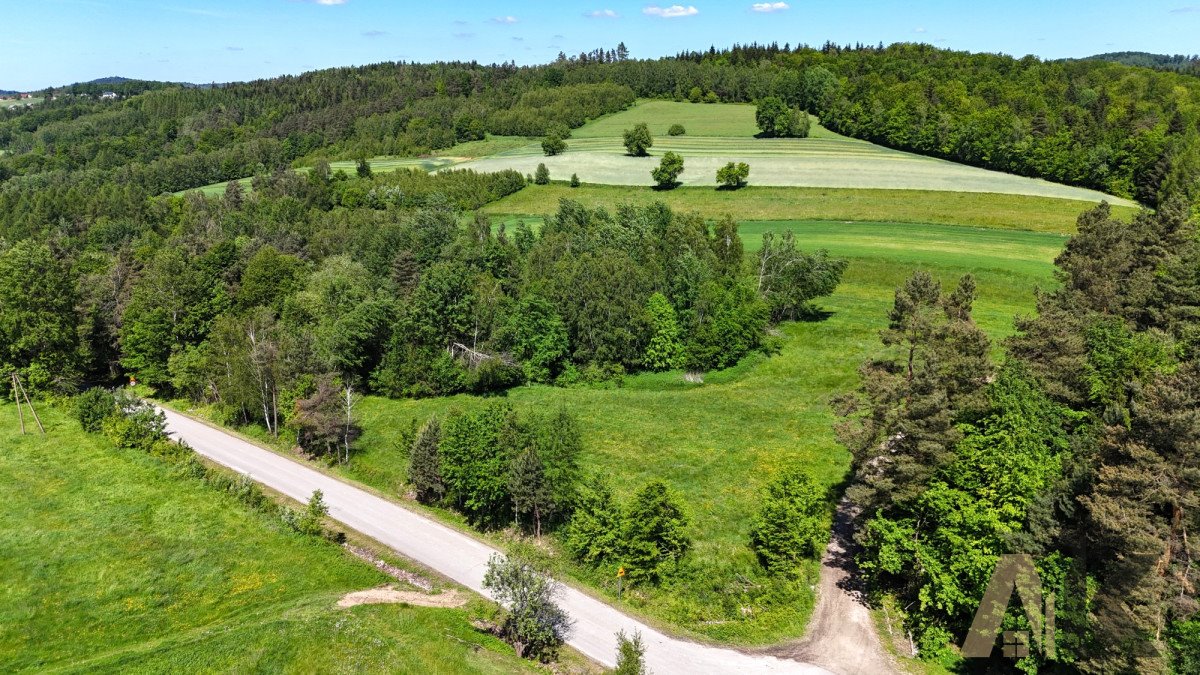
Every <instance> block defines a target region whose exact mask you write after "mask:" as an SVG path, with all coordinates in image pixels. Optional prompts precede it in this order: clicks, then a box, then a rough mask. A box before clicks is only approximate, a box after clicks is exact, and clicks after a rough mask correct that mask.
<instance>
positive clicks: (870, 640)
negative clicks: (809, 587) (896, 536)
mask: <svg viewBox="0 0 1200 675" xmlns="http://www.w3.org/2000/svg"><path fill="white" fill-rule="evenodd" d="M857 515H858V511H857V509H856V508H855V507H854V506H853V505H852V504H851V503H850V502H849V500H847V499H846V498H844V497H843V498H842V501H841V502H840V503H839V504H838V509H837V512H836V513H835V515H834V519H833V536H832V537H830V539H829V547H828V548H827V549H826V550H825V557H824V558H823V559H822V560H821V580H820V583H819V585H818V588H817V606H816V608H815V609H814V610H813V615H812V619H810V620H809V624H808V633H807V634H806V635H805V636H804V638H803V639H801V640H799V641H798V642H794V643H791V644H786V645H780V646H778V647H772V648H770V649H766V650H763V651H764V653H767V654H771V655H773V656H778V657H780V658H786V659H795V660H797V661H803V662H806V663H812V664H815V665H818V666H821V667H823V668H826V669H828V670H830V671H832V672H834V673H838V674H839V675H857V674H858V673H864V674H867V673H869V674H870V675H882V674H884V673H895V672H898V671H897V669H896V666H895V664H894V663H893V662H892V660H891V658H890V657H889V656H888V654H887V652H886V650H885V649H884V648H883V644H882V643H880V641H879V635H878V633H876V631H875V625H874V622H873V621H872V620H871V612H870V609H869V608H868V606H867V603H866V600H865V598H864V597H863V593H862V588H861V587H860V585H859V582H858V579H857V574H856V573H857V570H856V569H855V567H854V543H853V539H852V538H851V537H852V536H853V532H854V519H855V517H856V516H857Z"/></svg>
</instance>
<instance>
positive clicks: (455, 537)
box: [163, 410, 829, 675]
mask: <svg viewBox="0 0 1200 675" xmlns="http://www.w3.org/2000/svg"><path fill="white" fill-rule="evenodd" d="M163 412H164V413H165V414H166V416H167V430H168V431H169V432H170V433H171V435H172V436H174V437H175V438H177V439H180V440H183V441H186V442H187V444H188V445H190V446H191V447H192V448H193V449H194V450H195V451H196V452H198V453H200V454H201V455H204V456H205V457H208V458H209V459H211V460H213V461H215V462H217V463H219V464H223V465H225V466H227V467H229V468H231V469H233V470H235V471H237V472H239V473H243V474H247V475H249V476H250V477H251V478H253V479H254V480H256V481H258V482H259V483H262V484H263V485H266V486H267V487H270V488H271V489H273V490H277V491H279V492H281V493H283V494H285V495H287V496H289V497H291V498H293V499H297V500H300V501H307V500H308V498H309V496H310V495H312V493H313V490H320V491H321V492H323V493H324V495H325V502H326V503H327V504H328V505H329V515H330V516H331V517H332V518H333V519H335V520H337V521H339V522H341V523H342V524H344V525H345V526H346V527H349V528H351V529H353V530H356V531H358V532H361V533H363V534H365V535H367V536H368V537H371V538H372V539H375V540H376V541H378V542H381V543H383V544H385V545H387V546H390V547H391V548H392V549H394V550H395V551H396V552H398V553H400V554H401V555H404V556H405V557H408V558H411V559H413V560H416V561H417V562H419V563H421V564H423V565H426V566H427V567H429V568H431V569H434V570H436V571H438V572H440V573H441V574H443V575H445V576H446V577H448V578H450V579H453V580H454V581H456V582H458V583H460V584H462V585H463V586H466V587H467V588H469V589H471V590H473V591H475V592H477V593H480V594H482V595H485V596H487V595H488V593H487V591H486V590H484V588H483V574H484V570H485V569H486V567H487V561H488V558H490V557H491V556H492V554H493V553H497V550H496V549H494V548H492V547H491V546H488V545H487V544H484V543H483V542H481V541H478V540H477V539H474V538H473V537H470V536H467V535H466V534H463V533H462V532H459V531H457V530H454V529H451V528H449V527H446V526H445V525H442V524H440V523H438V522H436V521H433V520H431V519H429V518H426V517H425V516H422V515H420V514H417V513H414V512H413V511H409V510H408V509H405V508H404V507H402V506H400V505H398V504H396V503H394V502H391V501H389V500H386V499H383V498H381V497H377V496H375V495H373V494H371V493H369V492H367V491H365V490H362V489H360V488H357V487H354V486H352V485H349V484H347V483H345V482H342V481H340V480H338V479H336V478H332V477H330V476H327V475H325V474H323V473H321V472H319V471H315V470H313V469H311V468H309V467H307V466H304V465H303V464H301V463H299V462H296V461H293V460H290V459H288V458H286V457H283V456H281V455H277V454H275V453H273V452H271V451H269V450H264V449H263V448H260V447H258V446H256V445H253V444H251V443H248V442H246V441H244V440H241V439H239V438H237V437H236V436H232V435H230V434H228V433H226V432H224V431H221V430H219V429H216V428H214V427H211V426H209V425H207V424H204V423H202V422H198V421H196V420H194V419H191V418H189V417H186V416H184V415H180V414H179V413H176V412H173V411H170V410H163ZM558 602H559V605H560V606H561V607H562V608H563V609H564V610H566V612H567V613H568V614H570V616H571V618H572V619H574V620H575V630H574V632H573V634H572V636H571V639H570V640H569V641H568V642H569V643H570V645H571V646H572V647H574V648H575V649H577V650H579V651H580V652H582V653H583V654H585V655H586V656H588V657H590V658H592V659H594V660H596V661H597V662H599V663H601V664H603V665H605V666H609V667H611V666H613V665H615V662H614V658H615V655H616V650H617V640H616V637H615V636H616V633H617V631H619V630H624V631H625V632H626V634H630V633H632V632H633V631H635V630H638V631H641V633H642V638H643V640H644V641H645V643H646V662H647V665H648V666H649V667H650V670H651V671H652V672H654V673H656V674H658V675H667V674H668V673H689V674H691V673H812V674H817V673H820V674H828V673H829V671H827V670H825V669H823V668H820V667H818V666H814V665H809V664H804V663H800V662H798V661H792V660H787V659H780V658H777V657H774V656H768V655H748V654H743V653H741V652H737V651H734V650H732V649H721V648H718V647H710V646H706V645H700V644H697V643H694V642H689V641H687V640H680V639H677V638H673V637H669V636H667V635H664V634H663V633H662V632H660V631H657V630H655V629H653V628H651V627H649V626H647V625H645V624H644V623H642V622H640V621H637V620H636V619H633V618H632V617H629V616H627V615H625V614H624V613H622V612H620V611H618V610H617V609H614V608H613V607H610V606H609V605H606V604H604V603H603V602H601V601H599V600H596V599H595V598H592V597H591V596H588V595H586V594H584V593H582V592H580V591H578V590H576V589H574V588H571V587H567V586H564V587H563V589H562V592H561V593H560V595H559V597H558Z"/></svg>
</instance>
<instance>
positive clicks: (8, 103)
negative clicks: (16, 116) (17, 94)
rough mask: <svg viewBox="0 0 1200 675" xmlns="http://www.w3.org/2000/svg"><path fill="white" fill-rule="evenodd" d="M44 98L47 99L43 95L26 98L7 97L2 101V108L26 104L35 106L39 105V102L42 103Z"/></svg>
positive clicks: (0, 106) (0, 105)
mask: <svg viewBox="0 0 1200 675" xmlns="http://www.w3.org/2000/svg"><path fill="white" fill-rule="evenodd" d="M44 100H45V99H43V98H41V97H37V98H26V99H6V100H3V101H0V108H18V107H21V106H26V105H29V106H33V105H37V104H39V103H41V102H42V101H44Z"/></svg>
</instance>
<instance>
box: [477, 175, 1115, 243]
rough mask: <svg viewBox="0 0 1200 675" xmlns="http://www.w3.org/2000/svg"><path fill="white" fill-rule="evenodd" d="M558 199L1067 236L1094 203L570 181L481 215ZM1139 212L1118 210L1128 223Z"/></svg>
mask: <svg viewBox="0 0 1200 675" xmlns="http://www.w3.org/2000/svg"><path fill="white" fill-rule="evenodd" d="M561 199H572V200H574V201H577V202H580V203H582V204H584V205H586V206H589V207H592V208H596V207H601V206H602V207H604V208H607V209H610V210H612V209H615V208H616V206H618V205H620V204H634V205H639V206H640V205H646V204H650V203H652V202H656V201H661V202H665V203H666V204H667V205H668V206H670V207H671V208H672V209H673V210H675V211H677V212H692V213H699V214H700V215H702V216H704V217H705V218H708V219H711V220H717V219H720V218H722V217H724V216H725V215H726V214H730V215H733V216H734V217H735V218H738V219H741V220H746V221H761V220H842V221H874V222H893V223H897V222H899V223H914V224H936V225H965V226H969V227H986V228H996V229H1015V230H1032V231H1037V232H1052V233H1069V232H1074V231H1075V221H1076V219H1077V218H1078V217H1079V214H1080V213H1081V212H1082V211H1084V210H1085V209H1089V208H1092V207H1093V206H1094V204H1093V203H1091V202H1086V201H1075V200H1070V199H1055V198H1051V197H1028V196H1023V195H1006V194H995V193H987V192H946V191H938V190H872V189H852V188H851V189H846V188H804V187H761V186H754V185H751V186H749V187H745V188H742V189H740V190H717V189H714V188H708V187H681V188H676V189H674V190H667V191H658V190H654V189H652V188H649V187H634V186H618V185H594V184H584V185H581V186H579V187H577V188H571V187H568V186H567V185H566V184H565V183H551V184H550V185H528V186H526V187H525V188H524V189H522V190H521V191H520V192H516V193H514V194H511V195H509V196H507V197H505V198H504V199H501V200H500V201H497V202H493V203H491V204H488V205H487V206H485V207H483V208H482V209H480V210H481V211H482V212H483V213H486V214H489V215H491V216H493V219H495V220H499V221H501V222H505V221H509V222H511V221H514V220H516V219H528V218H540V217H541V216H542V215H543V214H547V213H554V212H555V211H557V210H558V202H559V200H561ZM1136 212H1137V210H1136V209H1134V208H1132V207H1128V206H1117V205H1114V206H1113V213H1115V214H1117V215H1118V216H1120V217H1122V218H1130V217H1132V216H1133V214H1134V213H1136Z"/></svg>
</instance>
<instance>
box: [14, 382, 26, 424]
mask: <svg viewBox="0 0 1200 675" xmlns="http://www.w3.org/2000/svg"><path fill="white" fill-rule="evenodd" d="M12 389H13V400H14V401H16V402H17V417H19V418H20V419H21V435H22V436H24V435H25V411H24V410H22V409H21V390H20V389H18V388H17V374H16V373H13V374H12Z"/></svg>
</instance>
